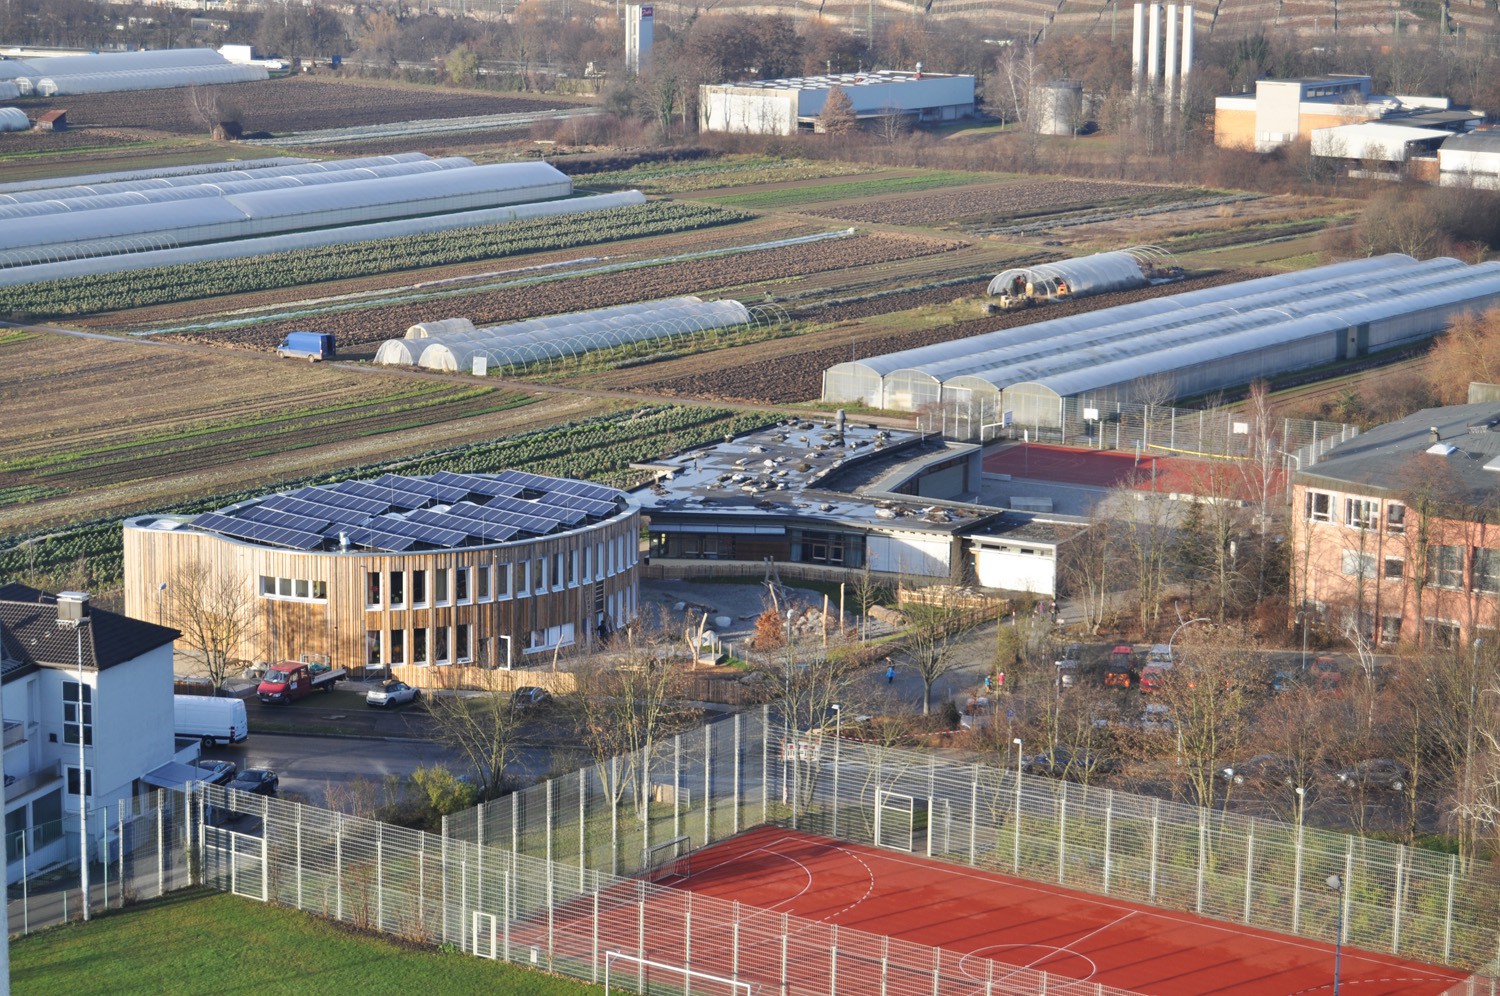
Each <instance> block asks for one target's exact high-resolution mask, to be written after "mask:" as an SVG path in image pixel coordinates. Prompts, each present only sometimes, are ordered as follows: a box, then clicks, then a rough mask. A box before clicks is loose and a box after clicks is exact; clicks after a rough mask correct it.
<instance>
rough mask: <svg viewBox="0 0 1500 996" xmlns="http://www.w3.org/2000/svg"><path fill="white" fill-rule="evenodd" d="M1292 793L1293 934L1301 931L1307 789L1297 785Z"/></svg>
mask: <svg viewBox="0 0 1500 996" xmlns="http://www.w3.org/2000/svg"><path fill="white" fill-rule="evenodd" d="M1293 791H1294V792H1296V793H1297V853H1296V854H1295V855H1294V856H1293V857H1294V862H1293V864H1294V870H1293V873H1292V882H1293V886H1292V933H1294V934H1295V933H1296V932H1297V931H1299V930H1300V929H1302V815H1303V807H1304V806H1305V805H1306V802H1307V789H1306V788H1305V787H1304V786H1301V785H1298V786H1297V787H1296V788H1295V789H1293Z"/></svg>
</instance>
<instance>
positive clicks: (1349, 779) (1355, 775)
mask: <svg viewBox="0 0 1500 996" xmlns="http://www.w3.org/2000/svg"><path fill="white" fill-rule="evenodd" d="M1339 784H1341V785H1344V786H1346V787H1348V788H1353V787H1354V786H1356V785H1363V786H1365V787H1366V788H1380V789H1389V790H1390V791H1392V792H1400V791H1403V790H1404V789H1405V788H1406V786H1408V785H1410V784H1411V769H1410V768H1408V767H1407V766H1406V765H1404V764H1402V763H1401V762H1400V761H1394V760H1392V759H1391V758H1388V757H1377V758H1372V759H1371V760H1368V761H1361V762H1359V763H1358V764H1356V765H1355V766H1354V767H1352V768H1347V769H1345V770H1343V771H1340V772H1339Z"/></svg>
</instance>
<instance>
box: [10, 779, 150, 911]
mask: <svg viewBox="0 0 1500 996" xmlns="http://www.w3.org/2000/svg"><path fill="white" fill-rule="evenodd" d="M162 797H163V793H162V791H161V789H157V790H156V894H157V895H158V896H165V895H166V894H167V833H166V826H165V816H166V814H165V812H164V811H163V809H162ZM22 851H23V852H24V851H25V848H22ZM21 860H22V862H23V868H22V877H23V878H24V877H25V874H24V873H25V868H24V862H25V860H26V855H25V854H24V853H23V854H22V855H21Z"/></svg>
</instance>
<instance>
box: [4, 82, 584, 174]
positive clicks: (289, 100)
mask: <svg viewBox="0 0 1500 996" xmlns="http://www.w3.org/2000/svg"><path fill="white" fill-rule="evenodd" d="M197 89H198V91H199V100H201V101H203V102H205V103H207V102H210V101H217V102H218V106H219V109H220V112H219V117H221V118H222V117H224V115H225V114H226V113H228V112H231V111H233V112H238V113H237V114H236V115H235V116H236V117H237V118H238V119H239V121H240V125H241V127H242V128H243V130H244V133H245V135H246V136H250V135H256V134H260V133H262V132H264V133H268V134H272V135H278V134H283V133H286V132H293V131H311V130H315V129H321V128H343V127H353V126H356V125H370V124H383V123H386V122H391V121H414V120H419V119H423V118H462V117H470V116H475V115H480V114H512V113H517V112H525V111H545V110H551V109H552V108H556V107H564V106H572V105H575V104H578V103H586V101H582V100H580V99H579V98H576V97H573V98H570V97H555V96H548V97H545V98H542V99H537V98H533V97H520V96H514V95H510V94H497V93H487V92H484V91H478V90H459V89H453V88H448V87H443V88H439V87H432V86H416V85H411V84H403V83H382V82H374V81H366V80H360V81H352V80H333V79H326V78H323V77H316V76H287V77H284V78H281V79H271V80H263V81H259V82H252V83H233V84H226V85H222V86H205V87H199V88H197ZM193 101H194V96H193V92H192V88H186V87H179V88H174V89H167V90H140V91H128V92H119V93H91V94H73V95H70V96H66V97H36V98H27V99H23V100H18V101H15V104H16V106H17V107H20V108H21V109H22V110H24V111H25V112H26V113H27V114H28V115H29V116H32V117H35V116H36V115H37V114H40V113H42V112H43V111H49V110H54V109H60V108H66V109H67V111H68V120H69V122H70V123H72V124H75V125H85V126H87V125H98V126H104V127H108V128H112V129H128V130H141V131H147V132H155V133H159V134H166V135H202V136H207V134H208V124H207V123H206V122H205V121H204V120H203V115H202V114H201V113H200V112H199V111H198V110H197V107H196V106H195V105H194V102H193ZM232 148H233V147H230V148H227V149H226V151H230V150H231V149H232ZM225 158H232V157H230V156H226V157H225Z"/></svg>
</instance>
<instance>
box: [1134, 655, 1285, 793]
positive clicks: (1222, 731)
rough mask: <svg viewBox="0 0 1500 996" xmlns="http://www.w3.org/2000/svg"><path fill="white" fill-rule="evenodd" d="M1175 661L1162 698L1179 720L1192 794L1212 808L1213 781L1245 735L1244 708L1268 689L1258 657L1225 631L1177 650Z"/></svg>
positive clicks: (1163, 686)
mask: <svg viewBox="0 0 1500 996" xmlns="http://www.w3.org/2000/svg"><path fill="white" fill-rule="evenodd" d="M1174 650H1175V656H1176V658H1177V659H1176V661H1175V662H1174V664H1173V667H1172V669H1171V670H1170V671H1168V672H1167V674H1166V676H1165V677H1164V678H1163V680H1162V687H1161V690H1160V692H1159V694H1160V696H1161V701H1162V702H1163V703H1164V704H1165V705H1167V706H1168V707H1170V708H1171V710H1172V719H1173V721H1174V722H1175V723H1176V724H1177V732H1178V744H1179V749H1180V751H1181V757H1182V770H1183V776H1184V777H1185V778H1186V780H1187V785H1188V791H1189V797H1190V799H1191V800H1192V802H1193V803H1194V804H1196V805H1199V806H1204V807H1207V806H1211V805H1212V804H1213V798H1214V783H1215V779H1216V778H1217V777H1218V774H1219V772H1220V771H1221V770H1222V769H1223V768H1224V766H1225V764H1226V763H1232V762H1233V761H1234V760H1235V758H1236V755H1237V754H1238V753H1239V751H1240V746H1241V744H1242V743H1243V742H1244V741H1245V739H1246V732H1247V722H1246V706H1247V703H1248V701H1249V699H1250V696H1251V693H1252V692H1259V691H1260V690H1261V689H1262V688H1264V687H1265V683H1264V682H1263V681H1261V680H1260V674H1259V670H1260V669H1259V667H1258V664H1257V661H1256V660H1255V659H1254V658H1253V657H1252V656H1251V655H1250V654H1248V653H1247V652H1246V651H1245V650H1244V649H1243V648H1242V647H1240V646H1239V639H1238V637H1237V636H1236V635H1235V634H1232V633H1229V632H1227V631H1225V630H1223V629H1220V630H1217V631H1215V632H1213V633H1209V634H1203V635H1199V638H1198V639H1196V640H1193V641H1191V642H1187V643H1179V644H1177V645H1176V647H1175V648H1174Z"/></svg>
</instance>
